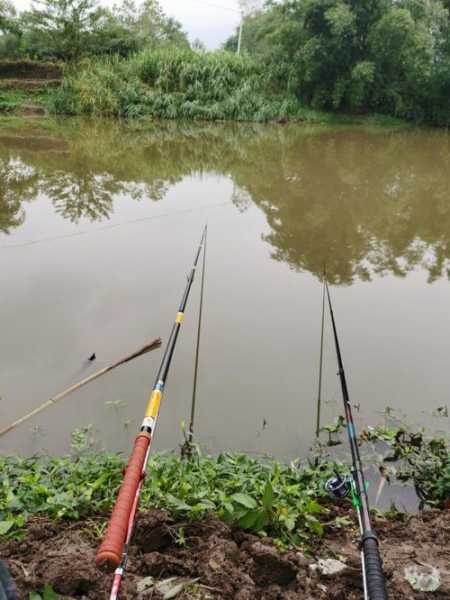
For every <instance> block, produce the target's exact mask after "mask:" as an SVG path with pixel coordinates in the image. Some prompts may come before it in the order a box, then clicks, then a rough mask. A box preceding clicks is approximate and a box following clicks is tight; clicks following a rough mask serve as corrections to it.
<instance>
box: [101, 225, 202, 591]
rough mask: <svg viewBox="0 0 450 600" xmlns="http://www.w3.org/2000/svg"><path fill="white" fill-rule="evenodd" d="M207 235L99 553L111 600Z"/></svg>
mask: <svg viewBox="0 0 450 600" xmlns="http://www.w3.org/2000/svg"><path fill="white" fill-rule="evenodd" d="M206 233H207V227H206V226H205V228H204V229H203V233H202V237H201V240H200V244H199V246H198V249H197V252H196V254H195V259H194V264H193V266H192V269H191V272H190V274H189V276H188V278H187V283H186V288H185V290H184V293H183V296H182V298H181V303H180V306H179V309H178V312H177V315H176V317H175V322H174V324H173V326H172V331H171V333H170V337H169V340H168V342H167V346H166V349H165V351H164V356H163V358H162V361H161V365H160V367H159V370H158V374H157V376H156V380H155V385H154V387H153V390H152V393H151V395H150V399H149V401H148V405H147V410H146V411H145V416H144V420H143V421H142V425H141V429H140V432H139V434H138V435H137V437H136V439H135V442H134V447H133V451H132V452H131V455H130V458H129V459H128V464H127V467H126V470H125V474H124V478H123V482H122V485H121V487H120V490H119V494H118V496H117V500H116V504H115V506H114V509H113V512H112V515H111V518H110V520H109V524H108V528H107V530H106V533H105V536H104V538H103V541H102V543H101V545H100V548H99V549H98V552H97V556H96V564H97V566H98V567H107V568H112V569H115V574H114V581H113V586H112V589H111V595H110V600H116V599H117V598H118V595H119V591H120V586H121V582H122V578H123V574H124V572H125V569H126V566H127V560H128V545H129V542H130V540H131V536H132V534H133V528H134V521H135V516H136V511H137V507H138V504H139V496H140V492H141V488H142V482H143V479H144V475H145V470H146V467H147V461H148V456H149V453H150V446H151V442H152V438H153V435H154V431H155V427H156V422H157V419H158V413H159V406H160V403H161V399H162V396H163V393H164V387H165V384H166V381H167V376H168V373H169V369H170V364H171V362H172V357H173V354H174V351H175V346H176V343H177V338H178V334H179V332H180V329H181V324H182V322H183V319H184V311H185V309H186V304H187V301H188V298H189V293H190V291H191V287H192V283H193V281H194V277H195V271H196V269H197V265H198V261H199V258H200V254H201V251H202V249H203V245H204V243H205V240H206Z"/></svg>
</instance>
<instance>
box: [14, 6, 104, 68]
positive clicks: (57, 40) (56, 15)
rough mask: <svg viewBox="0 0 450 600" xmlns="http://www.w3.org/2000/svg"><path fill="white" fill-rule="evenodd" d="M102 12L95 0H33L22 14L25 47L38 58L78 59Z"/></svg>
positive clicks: (83, 51) (87, 43)
mask: <svg viewBox="0 0 450 600" xmlns="http://www.w3.org/2000/svg"><path fill="white" fill-rule="evenodd" d="M102 14H103V13H102V10H101V9H100V8H99V7H98V5H97V2H96V0H33V5H32V8H31V11H29V12H28V13H25V14H24V15H23V23H24V30H25V32H26V50H27V51H28V52H29V53H30V54H32V55H35V56H37V57H39V58H58V59H63V60H73V59H77V58H79V57H80V56H82V54H84V53H86V48H88V47H89V45H90V44H89V41H90V40H89V38H90V36H91V34H92V31H93V30H94V28H95V27H96V23H97V22H98V21H99V19H100V18H101V16H102Z"/></svg>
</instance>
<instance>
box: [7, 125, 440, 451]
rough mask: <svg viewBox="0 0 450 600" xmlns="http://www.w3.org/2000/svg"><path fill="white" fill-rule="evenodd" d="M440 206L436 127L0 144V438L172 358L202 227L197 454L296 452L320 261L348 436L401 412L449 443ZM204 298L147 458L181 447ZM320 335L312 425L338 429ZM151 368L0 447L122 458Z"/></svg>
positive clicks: (32, 131) (272, 129)
mask: <svg viewBox="0 0 450 600" xmlns="http://www.w3.org/2000/svg"><path fill="white" fill-rule="evenodd" d="M449 192H450V137H449V134H448V133H447V132H444V131H433V130H424V129H406V130H391V131H390V130H383V129H367V128H363V127H347V126H346V127H342V126H340V127H336V128H330V127H327V128H324V127H307V126H303V125H294V124H292V125H287V126H280V125H258V126H256V125H246V124H242V125H237V124H231V125H229V124H216V125H207V124H199V125H184V124H174V123H166V124H161V123H155V124H154V125H152V126H149V127H148V128H147V129H146V130H143V131H133V129H132V128H130V127H126V126H124V125H120V124H118V123H112V122H102V121H85V120H68V121H63V122H55V123H54V124H53V125H52V127H50V128H48V130H46V131H43V130H41V129H38V128H36V127H34V128H33V127H32V128H30V127H27V128H24V129H23V130H17V129H15V130H12V129H11V130H8V129H3V130H0V290H1V304H0V331H1V340H2V343H1V344H0V396H1V400H0V415H1V416H0V426H4V425H6V424H7V423H9V422H10V421H13V420H14V419H16V418H18V417H19V416H21V415H22V414H24V413H26V412H28V411H30V410H31V409H32V408H34V407H35V406H37V405H38V404H40V403H42V402H43V401H45V400H46V399H47V398H49V397H51V396H52V395H54V394H55V393H57V392H58V391H60V390H62V389H64V388H65V387H67V386H68V385H70V384H72V383H75V382H76V381H78V380H79V379H82V378H83V377H85V376H87V375H88V374H90V373H92V372H94V371H95V370H97V369H99V368H101V367H103V366H106V365H108V364H109V363H110V362H112V361H113V360H115V359H118V358H120V357H122V356H124V355H125V354H127V353H129V352H132V351H133V350H135V349H137V348H139V347H140V346H142V345H143V344H144V343H145V342H146V341H149V340H151V339H153V338H154V337H157V336H161V337H162V338H163V340H164V341H166V340H167V339H168V335H169V333H170V329H171V326H172V322H173V319H174V316H175V314H176V311H177V308H178V303H179V300H180V298H181V294H182V291H183V289H184V286H185V282H186V275H187V273H188V272H189V270H190V267H191V264H192V260H193V257H194V252H195V249H196V246H197V244H198V241H199V237H200V235H201V231H202V228H203V226H204V224H205V223H206V222H207V223H208V231H209V233H208V253H207V270H206V288H205V305H204V315H203V319H204V320H203V337H202V346H201V354H200V370H199V381H198V395H197V403H198V412H197V418H196V440H197V441H198V442H199V443H200V444H201V445H202V446H203V447H204V448H205V449H206V450H208V451H211V452H217V451H220V450H243V451H247V452H250V453H258V454H259V453H267V454H270V455H275V456H277V457H281V458H291V457H295V456H303V455H305V454H306V452H307V450H308V448H309V447H310V446H311V444H312V443H313V441H314V432H315V428H316V403H317V385H318V360H319V344H320V321H321V294H322V287H321V277H322V273H323V269H324V265H326V270H327V276H328V279H329V281H330V284H331V293H332V298H333V301H334V305H335V306H334V308H335V314H336V319H337V325H338V329H339V333H340V337H341V345H342V351H343V357H344V363H345V366H346V371H347V378H348V383H349V389H350V395H351V398H352V401H353V403H354V405H355V418H356V420H357V424H358V426H359V427H360V428H362V427H363V426H366V425H375V424H379V423H383V422H384V420H385V419H386V418H387V416H386V414H387V413H389V414H390V413H391V412H392V411H393V414H394V415H395V416H396V417H397V418H398V419H400V420H405V421H407V422H408V423H409V424H410V425H412V426H427V427H429V428H430V429H431V430H432V431H447V432H448V429H449V423H448V417H446V416H445V414H446V411H445V407H446V406H447V405H448V403H449V402H448V398H449V392H448V389H449V379H448V365H449V357H450V311H449V308H450V304H449V289H450V288H449V275H450V196H449ZM199 283H200V278H199V277H197V279H196V280H195V282H194V286H193V289H192V295H191V297H190V300H189V304H188V308H187V311H186V319H185V323H184V325H183V329H182V332H181V334H180V337H179V344H178V346H177V349H176V353H175V357H174V361H173V364H172V369H171V373H170V377H169V381H168V384H167V388H166V396H165V398H164V401H163V404H162V408H161V413H160V420H159V424H158V430H157V435H156V440H155V445H154V447H155V448H156V449H170V448H175V447H177V445H178V444H180V443H181V442H182V433H181V424H182V422H183V421H187V420H188V416H189V408H190V401H191V394H192V379H193V364H194V349H195V336H196V328H197V315H198V306H199V291H200V286H199ZM325 325H326V330H325V350H324V382H323V395H322V411H321V421H322V422H321V424H322V425H325V424H327V423H330V422H333V421H334V420H335V419H336V418H337V417H338V416H339V415H340V414H342V413H343V411H342V400H341V395H340V387H339V380H338V378H337V377H336V371H337V367H336V358H335V352H334V347H333V341H332V337H331V329H330V322H329V318H328V316H327V318H326V323H325ZM94 352H95V354H96V357H97V359H96V360H95V361H94V362H92V363H91V362H89V360H88V358H89V356H90V355H91V354H92V353H94ZM160 359H161V351H156V352H153V353H151V354H147V355H145V356H144V357H141V358H139V359H137V360H135V361H134V362H132V363H129V364H128V365H125V366H123V367H120V368H119V369H117V370H116V371H114V372H113V373H111V374H109V375H107V376H105V377H103V378H100V379H99V380H97V381H96V382H95V383H92V384H91V385H90V386H87V387H85V388H84V389H82V390H81V391H79V392H77V393H75V394H73V395H71V396H69V397H68V398H66V399H65V400H63V401H62V402H60V403H59V404H57V405H55V406H53V407H52V408H50V409H48V410H47V411H45V412H42V413H41V414H40V415H39V416H37V417H36V418H34V419H33V420H30V421H28V422H27V423H26V424H25V425H23V426H21V427H19V428H17V429H16V430H14V431H13V432H11V433H9V434H8V435H6V436H4V437H3V438H2V439H1V440H0V451H2V452H16V451H17V452H21V453H24V454H32V453H34V452H37V451H47V452H50V453H59V452H64V451H66V450H67V449H68V448H69V445H70V436H71V432H73V431H74V430H76V429H79V428H82V427H87V426H89V427H90V436H91V438H92V441H93V443H94V445H95V447H97V448H104V449H108V450H121V451H124V452H128V450H129V448H130V446H131V443H132V440H133V438H134V436H135V433H136V431H137V429H138V427H139V424H140V422H141V420H142V416H143V412H144V410H145V406H146V403H147V398H148V395H149V392H150V390H151V388H152V385H153V383H154V377H155V375H156V371H157V367H158V364H159V361H160ZM439 409H440V410H439ZM323 435H324V439H326V437H327V436H326V434H323Z"/></svg>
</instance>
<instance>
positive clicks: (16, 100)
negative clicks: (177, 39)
mask: <svg viewBox="0 0 450 600" xmlns="http://www.w3.org/2000/svg"><path fill="white" fill-rule="evenodd" d="M4 81H5V80H3V82H4ZM0 84H1V80H0ZM30 102H32V103H33V104H35V105H36V106H38V107H42V108H43V109H45V110H46V111H47V112H49V113H51V114H56V115H94V116H102V117H103V116H106V117H119V118H124V119H138V118H149V119H172V120H173V119H176V120H209V121H252V122H267V121H279V122H282V123H283V122H286V121H288V120H294V121H305V122H308V123H326V124H328V123H329V124H333V123H362V122H363V123H367V122H368V121H369V122H371V123H373V124H379V125H389V126H392V125H393V124H399V123H401V121H399V120H398V119H394V118H392V117H388V116H383V115H350V114H337V113H331V112H325V111H319V110H314V109H312V108H308V107H306V106H305V105H303V104H302V103H301V102H300V101H299V100H298V99H297V98H296V96H295V95H294V94H289V93H287V92H280V91H278V90H277V89H276V88H275V87H274V85H273V78H272V76H271V74H270V72H268V71H267V70H265V69H264V66H263V65H261V64H260V63H257V62H256V61H254V60H253V59H251V58H249V57H248V56H236V55H235V54H232V53H229V52H224V51H223V52H222V51H218V52H208V53H198V52H194V51H192V50H183V49H176V48H169V49H161V50H154V51H144V52H140V53H138V54H135V55H133V56H131V57H128V58H126V59H125V58H120V57H118V56H115V57H107V58H102V59H98V58H97V59H85V60H83V61H81V62H80V63H78V64H77V65H72V66H70V67H69V66H68V67H66V68H65V71H64V77H63V79H62V82H61V84H60V85H59V86H57V87H48V88H42V89H35V90H34V91H33V90H28V91H22V90H14V89H5V87H4V86H3V89H1V91H0V111H2V112H12V111H16V112H20V111H21V107H23V106H24V104H25V105H26V104H30Z"/></svg>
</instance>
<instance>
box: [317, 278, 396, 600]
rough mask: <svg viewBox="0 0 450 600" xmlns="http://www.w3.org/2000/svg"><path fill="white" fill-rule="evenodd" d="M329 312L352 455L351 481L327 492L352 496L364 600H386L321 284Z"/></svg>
mask: <svg viewBox="0 0 450 600" xmlns="http://www.w3.org/2000/svg"><path fill="white" fill-rule="evenodd" d="M325 287H326V291H327V297H328V306H329V308H330V316H331V323H332V326H333V335H334V343H335V346H336V355H337V362H338V367H339V372H338V375H339V379H340V381H341V388H342V399H343V401H344V410H345V419H346V421H347V433H348V439H349V442H350V451H351V454H352V468H351V479H350V481H349V480H348V479H342V478H341V477H340V476H337V477H336V478H334V479H332V480H330V481H329V482H328V484H327V488H328V490H329V491H330V492H332V493H333V494H334V495H335V496H336V497H338V498H343V497H345V496H346V495H348V494H349V493H351V495H352V500H353V505H354V506H355V508H356V511H357V514H358V521H359V528H360V531H361V563H362V570H363V580H364V598H365V600H387V599H388V595H387V591H386V581H385V577H384V573H383V568H382V561H381V556H380V550H379V547H378V538H377V536H376V534H375V532H374V530H373V529H372V524H371V521H370V512H369V499H368V497H367V484H366V480H365V477H364V472H363V467H362V462H361V456H360V454H359V448H358V441H357V437H356V429H355V423H354V421H353V414H352V406H351V403H350V397H349V393H348V387H347V380H346V378H345V371H344V363H343V361H342V354H341V348H340V345H339V338H338V334H337V329H336V322H335V319H334V313H333V307H332V304H331V296H330V290H329V289H328V283H327V282H326V281H325Z"/></svg>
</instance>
